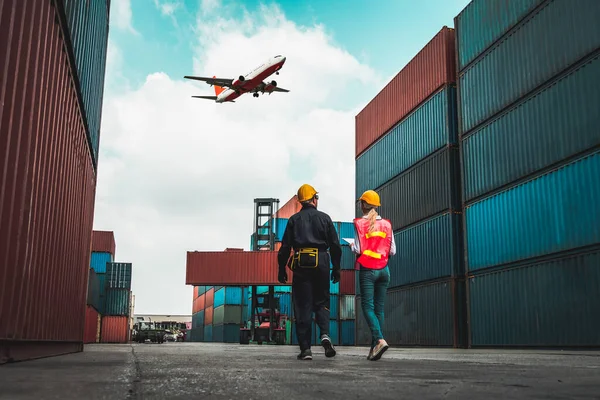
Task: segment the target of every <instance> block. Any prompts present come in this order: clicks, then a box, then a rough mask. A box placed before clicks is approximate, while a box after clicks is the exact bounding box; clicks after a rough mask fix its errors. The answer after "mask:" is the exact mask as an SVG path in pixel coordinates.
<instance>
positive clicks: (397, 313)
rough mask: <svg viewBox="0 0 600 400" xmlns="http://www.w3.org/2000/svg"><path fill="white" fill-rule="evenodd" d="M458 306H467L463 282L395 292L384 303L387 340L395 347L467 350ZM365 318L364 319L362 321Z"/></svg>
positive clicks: (440, 283)
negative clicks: (447, 347)
mask: <svg viewBox="0 0 600 400" xmlns="http://www.w3.org/2000/svg"><path fill="white" fill-rule="evenodd" d="M457 304H465V293H464V282H463V281H459V280H455V279H448V280H445V281H442V282H434V283H427V284H423V285H419V286H412V287H408V288H401V289H394V290H390V291H388V293H387V296H386V300H385V322H384V328H383V329H384V330H383V332H384V336H385V339H386V341H387V342H388V343H389V344H392V345H419V346H455V347H458V346H464V345H465V344H466V343H464V340H465V338H464V332H463V331H462V329H461V325H460V323H457V321H459V317H460V316H462V317H463V318H464V311H463V312H460V310H459V309H458V308H457ZM363 318H364V317H363Z"/></svg>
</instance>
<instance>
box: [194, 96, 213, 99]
mask: <svg viewBox="0 0 600 400" xmlns="http://www.w3.org/2000/svg"><path fill="white" fill-rule="evenodd" d="M192 97H194V98H196V99H208V100H216V99H217V96H192Z"/></svg>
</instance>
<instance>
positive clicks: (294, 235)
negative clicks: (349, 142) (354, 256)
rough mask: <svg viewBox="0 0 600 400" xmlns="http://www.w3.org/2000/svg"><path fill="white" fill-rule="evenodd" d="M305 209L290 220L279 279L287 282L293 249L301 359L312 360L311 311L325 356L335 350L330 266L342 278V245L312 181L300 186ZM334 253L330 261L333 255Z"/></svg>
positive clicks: (336, 279)
mask: <svg viewBox="0 0 600 400" xmlns="http://www.w3.org/2000/svg"><path fill="white" fill-rule="evenodd" d="M298 201H300V203H301V204H302V209H301V210H300V211H299V212H298V213H296V214H294V215H292V216H291V218H290V219H289V220H288V223H287V227H286V229H285V233H284V234H283V239H282V241H281V248H280V249H279V253H278V263H279V282H280V283H287V271H286V266H287V264H288V260H289V258H290V251H291V250H292V249H294V256H293V258H292V260H291V268H292V270H293V271H294V280H293V282H292V297H293V300H294V314H295V317H296V336H297V337H298V344H299V345H300V354H299V355H298V359H299V360H312V351H311V321H312V313H313V311H314V312H315V319H316V322H317V325H318V326H319V328H320V331H321V345H322V346H323V348H324V349H325V356H326V357H333V356H335V354H336V351H335V348H334V347H333V343H332V342H331V338H330V337H329V279H330V274H329V266H330V265H331V264H333V271H332V272H331V280H332V281H333V283H338V282H339V280H340V262H341V258H342V248H341V247H340V242H339V239H338V236H337V233H336V231H335V227H334V226H333V221H332V220H331V218H330V217H329V215H327V214H325V213H324V212H321V211H318V210H317V204H318V202H319V196H318V193H317V191H316V190H315V189H314V188H313V187H312V186H310V185H308V184H304V185H302V186H301V187H300V189H298ZM328 249H329V252H330V253H331V263H330V255H329V253H328V252H327V250H328Z"/></svg>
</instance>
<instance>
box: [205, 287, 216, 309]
mask: <svg viewBox="0 0 600 400" xmlns="http://www.w3.org/2000/svg"><path fill="white" fill-rule="evenodd" d="M214 304H215V289H214V288H212V287H211V288H210V289H208V290H207V291H206V293H204V307H211V306H213V305H214Z"/></svg>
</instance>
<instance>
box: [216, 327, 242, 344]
mask: <svg viewBox="0 0 600 400" xmlns="http://www.w3.org/2000/svg"><path fill="white" fill-rule="evenodd" d="M212 336H213V337H212V339H213V340H212V341H213V342H217V343H239V342H240V326H239V325H238V324H223V325H213V332H212Z"/></svg>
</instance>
